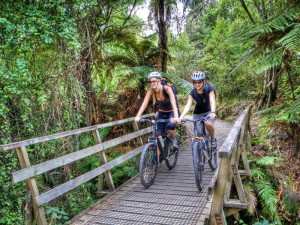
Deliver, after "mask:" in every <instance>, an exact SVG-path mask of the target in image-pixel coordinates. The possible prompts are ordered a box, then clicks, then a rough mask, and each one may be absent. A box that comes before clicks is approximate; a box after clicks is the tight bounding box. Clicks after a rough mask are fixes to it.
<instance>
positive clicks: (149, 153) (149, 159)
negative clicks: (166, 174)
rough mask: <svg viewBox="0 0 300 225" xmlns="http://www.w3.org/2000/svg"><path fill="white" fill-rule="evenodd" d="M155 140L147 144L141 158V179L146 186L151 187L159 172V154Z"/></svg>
mask: <svg viewBox="0 0 300 225" xmlns="http://www.w3.org/2000/svg"><path fill="white" fill-rule="evenodd" d="M155 151H156V148H155V146H154V143H153V142H150V143H148V144H146V146H145V148H144V149H143V152H142V155H141V160H140V167H139V173H140V180H141V183H142V185H143V186H144V187H146V188H148V187H150V186H151V185H152V184H153V182H154V179H155V176H156V173H157V155H156V152H155Z"/></svg>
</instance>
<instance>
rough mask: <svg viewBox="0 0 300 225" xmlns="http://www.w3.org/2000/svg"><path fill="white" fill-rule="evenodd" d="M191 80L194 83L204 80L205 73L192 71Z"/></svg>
mask: <svg viewBox="0 0 300 225" xmlns="http://www.w3.org/2000/svg"><path fill="white" fill-rule="evenodd" d="M191 79H192V80H194V81H200V80H204V79H205V73H203V72H202V71H194V72H193V73H192V75H191Z"/></svg>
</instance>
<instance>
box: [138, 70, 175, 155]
mask: <svg viewBox="0 0 300 225" xmlns="http://www.w3.org/2000/svg"><path fill="white" fill-rule="evenodd" d="M161 79H162V76H161V74H160V73H159V72H151V73H150V74H149V75H148V82H149V84H150V86H151V88H150V89H149V90H148V91H147V93H146V96H145V98H144V101H143V103H142V105H141V108H140V109H139V111H138V113H137V115H136V117H135V121H136V122H138V121H140V119H141V115H142V114H143V112H144V111H145V109H146V107H147V106H148V103H149V100H150V98H152V101H153V105H155V104H156V102H157V103H158V119H171V118H174V119H178V116H179V109H178V107H177V104H176V100H175V96H174V93H173V90H172V87H170V86H168V85H162V84H161ZM165 126H166V128H167V130H168V134H169V135H170V136H171V138H172V142H173V148H177V149H178V143H177V140H176V123H175V122H174V123H172V122H170V123H168V124H165V123H158V125H157V128H158V131H159V132H160V133H163V132H164V130H165Z"/></svg>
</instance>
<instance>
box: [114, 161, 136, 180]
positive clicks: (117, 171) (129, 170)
mask: <svg viewBox="0 0 300 225" xmlns="http://www.w3.org/2000/svg"><path fill="white" fill-rule="evenodd" d="M135 162H136V161H135V159H130V160H128V161H126V162H124V163H122V164H120V165H118V166H116V167H114V168H112V169H111V174H112V178H113V181H114V184H115V185H116V186H120V185H121V184H122V183H124V182H125V181H127V180H128V179H130V178H132V177H133V176H134V175H136V174H137V170H136V169H135Z"/></svg>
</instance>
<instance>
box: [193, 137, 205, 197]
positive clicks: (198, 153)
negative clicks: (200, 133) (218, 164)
mask: <svg viewBox="0 0 300 225" xmlns="http://www.w3.org/2000/svg"><path fill="white" fill-rule="evenodd" d="M201 148H202V143H201V142H199V141H194V142H193V143H192V153H193V165H194V173H195V180H196V185H197V188H198V189H199V191H201V190H202V188H203V179H204V178H203V171H204V156H203V149H201Z"/></svg>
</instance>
